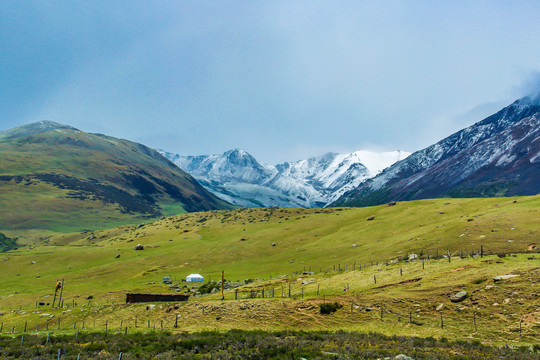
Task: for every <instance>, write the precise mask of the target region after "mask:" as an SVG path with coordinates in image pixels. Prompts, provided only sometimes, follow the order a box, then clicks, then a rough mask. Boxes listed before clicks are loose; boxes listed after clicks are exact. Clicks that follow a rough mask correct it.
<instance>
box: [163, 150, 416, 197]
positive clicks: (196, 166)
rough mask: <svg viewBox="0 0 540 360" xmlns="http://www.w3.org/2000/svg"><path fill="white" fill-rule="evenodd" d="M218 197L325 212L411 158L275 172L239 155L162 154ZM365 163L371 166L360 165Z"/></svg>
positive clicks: (352, 159) (330, 161)
mask: <svg viewBox="0 0 540 360" xmlns="http://www.w3.org/2000/svg"><path fill="white" fill-rule="evenodd" d="M160 152H161V153H162V154H163V155H164V156H165V157H167V158H168V159H170V160H171V161H173V162H174V163H175V164H177V165H178V166H179V167H180V168H182V169H183V170H185V171H187V172H188V173H190V174H191V175H193V176H194V177H195V178H196V179H197V180H199V181H200V182H201V184H203V185H204V186H206V187H207V188H208V189H209V190H211V191H212V192H214V193H215V194H216V195H218V196H221V197H222V198H223V199H225V200H227V201H229V202H233V203H235V204H238V205H242V206H288V207H321V206H325V205H326V204H328V203H329V202H331V201H334V200H336V199H337V198H338V197H339V196H341V195H342V194H343V193H344V192H346V191H349V190H352V189H353V188H355V187H356V186H358V185H359V184H360V183H361V182H362V181H364V180H365V179H367V178H368V177H370V176H373V175H375V174H377V173H378V172H379V171H380V170H382V169H383V168H385V167H386V166H389V165H391V164H392V163H393V162H395V161H397V160H400V159H402V158H405V157H406V156H407V155H408V153H405V152H402V151H393V152H388V153H375V152H370V151H357V152H354V153H351V154H337V153H327V154H324V155H322V156H320V157H313V158H309V159H306V160H300V161H296V162H285V163H282V164H278V165H276V166H272V165H267V164H263V163H260V162H259V161H257V160H256V159H255V158H254V157H253V156H252V155H250V154H249V153H248V152H246V151H244V150H241V149H234V150H230V151H226V152H225V153H223V154H218V155H199V156H180V155H175V154H171V153H167V152H165V151H160ZM362 162H366V163H367V164H369V165H368V166H366V165H364V164H362Z"/></svg>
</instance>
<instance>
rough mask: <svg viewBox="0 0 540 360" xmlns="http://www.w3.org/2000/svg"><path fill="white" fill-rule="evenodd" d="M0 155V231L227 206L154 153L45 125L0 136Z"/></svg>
mask: <svg viewBox="0 0 540 360" xmlns="http://www.w3.org/2000/svg"><path fill="white" fill-rule="evenodd" d="M0 158H1V161H0V229H6V230H13V229H49V230H54V231H58V230H65V231H74V230H76V229H89V228H90V229H95V228H103V227H104V226H105V225H106V224H112V225H115V224H121V223H126V222H132V223H133V222H135V221H140V220H141V219H145V218H155V217H159V216H162V215H167V214H174V213H179V212H184V211H201V210H214V209H226V208H230V207H231V205H230V204H227V203H226V202H224V201H223V200H221V199H219V198H217V197H216V196H214V195H213V194H211V193H210V192H208V191H207V190H206V189H204V188H203V187H202V186H201V185H200V184H199V183H198V182H197V181H196V180H195V179H194V178H193V177H192V176H190V175H189V174H187V173H186V172H184V171H182V170H180V169H179V168H178V167H177V166H175V165H174V164H173V163H171V162H170V161H169V160H167V159H165V158H164V157H163V156H161V155H160V154H159V153H158V152H157V151H155V150H153V149H150V148H148V147H146V146H144V145H141V144H138V143H134V142H130V141H127V140H121V139H116V138H113V137H109V136H105V135H101V134H90V133H85V132H83V131H80V130H77V129H75V128H73V127H70V126H67V125H62V124H57V123H54V122H50V121H41V122H38V123H34V124H30V125H26V126H21V127H18V128H14V129H10V130H6V131H2V132H0Z"/></svg>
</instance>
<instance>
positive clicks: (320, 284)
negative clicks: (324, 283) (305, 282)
mask: <svg viewBox="0 0 540 360" xmlns="http://www.w3.org/2000/svg"><path fill="white" fill-rule="evenodd" d="M319 286H321V284H317V296H319Z"/></svg>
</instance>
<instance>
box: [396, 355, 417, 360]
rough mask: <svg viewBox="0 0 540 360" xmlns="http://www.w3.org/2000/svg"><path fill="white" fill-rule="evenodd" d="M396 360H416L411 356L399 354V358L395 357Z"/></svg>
mask: <svg viewBox="0 0 540 360" xmlns="http://www.w3.org/2000/svg"><path fill="white" fill-rule="evenodd" d="M394 360H414V359H413V358H412V357H410V356H407V355H404V354H399V355H398V356H396V357H394Z"/></svg>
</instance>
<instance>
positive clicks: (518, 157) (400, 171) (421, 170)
mask: <svg viewBox="0 0 540 360" xmlns="http://www.w3.org/2000/svg"><path fill="white" fill-rule="evenodd" d="M539 116H540V94H537V95H534V96H528V97H524V98H522V99H519V100H517V101H516V102H514V103H513V104H511V105H509V106H507V107H505V108H504V109H502V110H500V111H499V112H497V113H496V114H494V115H492V116H490V117H488V118H486V119H484V120H482V121H480V122H478V123H476V124H474V125H472V126H470V127H468V128H466V129H463V130H461V131H459V132H457V133H455V134H453V135H451V136H449V137H447V138H446V139H443V140H441V141H439V142H438V143H436V144H434V145H431V146H429V147H427V148H425V149H423V150H420V151H417V152H415V153H413V154H412V155H411V156H409V157H408V158H407V159H405V160H402V161H399V162H397V163H395V164H394V165H392V166H390V167H389V168H387V169H385V170H384V171H383V172H382V173H381V174H379V175H377V176H375V177H374V178H372V179H369V180H367V181H365V182H364V183H362V184H361V185H360V186H359V187H357V188H356V189H354V190H352V191H349V192H348V193H346V194H344V195H343V196H342V197H341V198H340V199H338V200H337V201H336V202H334V203H333V204H332V205H334V206H369V205H376V204H381V203H385V202H388V201H391V200H413V199H422V198H436V197H484V196H511V195H532V194H538V193H539V192H540V181H538V179H540V123H539Z"/></svg>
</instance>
